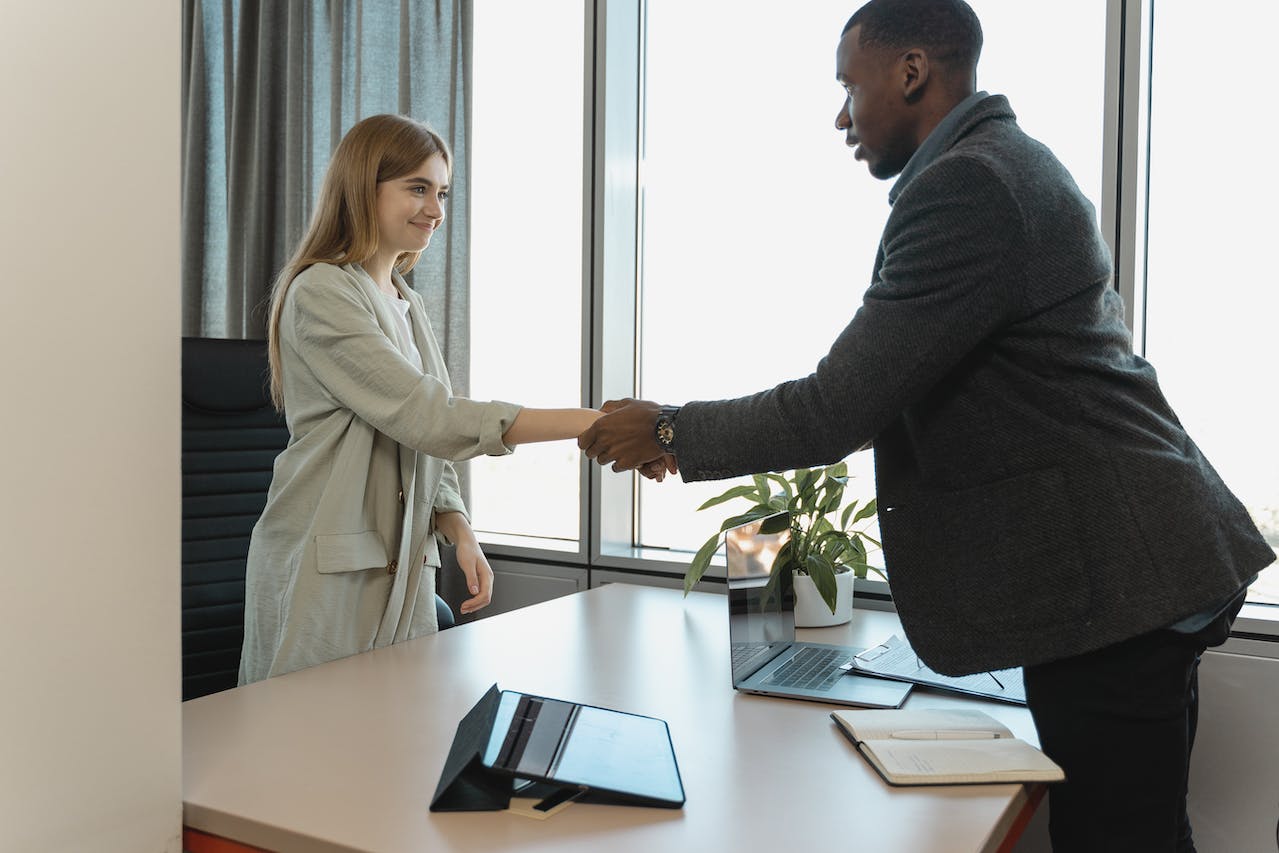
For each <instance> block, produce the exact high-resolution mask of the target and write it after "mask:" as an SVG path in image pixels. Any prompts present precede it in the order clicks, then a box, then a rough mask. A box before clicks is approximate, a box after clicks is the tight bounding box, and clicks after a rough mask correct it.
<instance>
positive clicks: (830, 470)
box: [826, 462, 848, 477]
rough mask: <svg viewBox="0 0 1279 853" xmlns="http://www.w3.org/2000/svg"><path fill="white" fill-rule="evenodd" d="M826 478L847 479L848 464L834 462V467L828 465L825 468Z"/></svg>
mask: <svg viewBox="0 0 1279 853" xmlns="http://www.w3.org/2000/svg"><path fill="white" fill-rule="evenodd" d="M826 476H827V477H847V476H848V463H847V462H836V463H835V464H834V465H828V466H827V467H826Z"/></svg>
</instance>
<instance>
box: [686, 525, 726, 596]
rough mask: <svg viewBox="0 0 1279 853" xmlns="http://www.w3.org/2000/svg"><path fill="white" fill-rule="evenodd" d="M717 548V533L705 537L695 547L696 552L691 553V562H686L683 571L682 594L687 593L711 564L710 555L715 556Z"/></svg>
mask: <svg viewBox="0 0 1279 853" xmlns="http://www.w3.org/2000/svg"><path fill="white" fill-rule="evenodd" d="M718 550H719V534H718V533H716V534H715V535H714V536H712V537H711V538H710V539H707V540H706V542H705V543H704V544H703V545H702V547H700V548H698V549H697V553H696V554H694V555H693V562H691V563H689V564H688V569H687V570H686V571H685V572H684V595H688V594H689V593H690V592H691V591H692V589H693V586H694V585H696V583H697V582H698V581H699V580H701V579H702V575H704V574H706V569H707V567H708V566H710V564H711V557H713V556H715V552H716V551H718Z"/></svg>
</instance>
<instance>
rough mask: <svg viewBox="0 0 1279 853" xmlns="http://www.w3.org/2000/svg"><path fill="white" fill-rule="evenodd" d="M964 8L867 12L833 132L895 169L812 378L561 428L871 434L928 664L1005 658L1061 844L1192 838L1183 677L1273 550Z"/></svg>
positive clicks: (693, 448)
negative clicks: (1125, 300)
mask: <svg viewBox="0 0 1279 853" xmlns="http://www.w3.org/2000/svg"><path fill="white" fill-rule="evenodd" d="M981 43H982V36H981V27H980V24H979V23H978V21H977V18H976V16H975V15H974V14H973V12H972V10H971V9H970V8H969V7H968V6H967V5H966V4H965V3H963V2H962V0H872V2H870V3H867V4H866V5H865V6H863V7H862V8H861V9H860V10H858V12H857V13H856V14H854V15H853V17H852V18H851V19H850V20H849V22H848V24H847V26H846V27H845V30H844V32H843V34H842V37H841V39H840V42H839V46H838V50H837V52H836V79H837V80H838V81H839V83H840V84H841V85H842V86H843V87H844V90H845V93H846V98H845V102H844V105H843V107H842V108H841V109H840V111H839V114H838V116H837V118H836V120H835V124H836V127H837V128H838V129H840V130H842V131H844V133H845V135H846V139H847V143H848V145H849V146H850V147H853V148H854V156H855V157H856V158H857V159H858V160H861V161H864V162H865V163H866V165H867V167H868V168H869V170H870V173H871V174H872V175H874V176H875V177H877V178H880V179H887V178H891V177H893V176H895V175H899V176H900V177H898V179H897V182H896V184H895V185H894V186H893V188H892V190H891V192H890V194H889V202H890V204H892V206H893V209H892V212H891V215H890V216H889V218H888V222H887V224H886V225H885V228H884V234H883V239H882V242H881V244H880V249H879V252H878V254H877V257H876V258H875V262H874V274H873V280H872V284H871V286H870V288H869V289H868V290H867V291H866V295H865V299H864V302H863V304H862V306H861V308H860V309H859V310H858V311H857V313H856V314H855V316H854V317H853V318H852V321H851V322H850V323H849V325H848V327H847V328H846V329H845V330H844V331H843V332H842V333H841V334H840V335H839V337H838V338H837V339H836V341H835V343H834V344H833V345H832V347H831V349H830V352H829V353H828V354H827V356H826V357H825V358H823V359H822V361H821V362H820V363H819V364H818V366H817V370H816V371H815V372H814V373H813V374H812V375H810V376H808V377H806V378H804V379H799V380H795V381H792V382H785V383H783V384H781V385H778V386H777V387H775V388H772V389H770V390H767V391H761V392H759V393H757V394H754V395H752V396H749V397H743V398H740V399H736V400H722V401H718V402H693V403H688V404H686V405H684V406H683V407H681V408H678V409H675V408H669V407H661V406H658V405H657V404H655V403H651V402H646V401H634V400H625V401H618V402H610V403H609V404H607V406H606V409H607V410H608V411H609V412H610V413H609V414H608V415H606V416H605V417H603V418H601V419H600V420H599V421H597V422H596V424H595V425H594V426H593V427H592V428H590V429H588V430H587V431H586V432H585V433H584V434H583V435H582V437H581V438H580V439H579V444H580V445H581V447H582V448H583V449H584V450H585V451H586V453H587V455H588V456H590V457H591V458H593V459H595V460H597V461H598V462H600V463H601V464H608V463H613V466H614V470H627V469H636V468H638V469H640V470H641V471H642V472H643V473H645V474H646V475H648V476H661V475H662V474H664V473H666V472H667V471H671V472H673V471H675V470H676V469H677V468H678V470H679V471H680V472H681V473H682V475H683V478H684V479H685V480H702V479H716V478H723V477H731V476H737V475H741V474H746V473H752V472H760V471H766V470H783V469H788V468H794V467H797V466H809V465H815V464H824V463H831V462H834V461H836V460H839V459H842V458H843V457H845V456H846V455H848V454H849V453H850V452H852V451H854V450H856V449H858V448H860V447H863V446H864V445H866V444H867V443H873V447H874V451H875V466H876V486H877V497H878V502H879V508H880V514H879V515H880V528H881V532H882V534H883V544H884V560H885V564H886V566H887V568H888V571H889V576H890V579H891V584H892V590H893V598H894V601H895V602H896V606H897V610H898V614H899V615H900V617H901V620H902V624H903V626H904V628H905V630H906V633H907V635H908V637H909V639H910V641H911V643H912V644H913V645H914V647H915V649H916V651H917V652H918V653H919V655H920V656H921V657H922V658H923V659H924V661H925V662H927V663H928V664H929V665H930V666H931V667H933V668H934V669H936V670H938V671H939V672H944V673H948V674H956V675H958V674H964V673H971V672H979V671H983V670H990V669H997V668H1001V667H1008V666H1018V665H1021V666H1024V667H1025V682H1026V690H1027V695H1028V699H1029V706H1030V710H1031V712H1032V714H1033V716H1034V719H1035V723H1036V726H1037V728H1038V731H1039V736H1040V740H1041V743H1042V745H1043V747H1044V750H1045V751H1046V752H1047V753H1048V754H1049V755H1050V756H1051V757H1052V758H1054V759H1055V760H1056V761H1057V762H1058V763H1059V764H1061V765H1062V766H1063V767H1064V768H1065V770H1066V774H1067V777H1068V781H1067V782H1066V783H1064V784H1062V785H1058V786H1054V787H1053V789H1052V790H1051V793H1050V816H1051V817H1050V833H1051V835H1052V838H1053V845H1054V849H1055V850H1057V851H1058V853H1062V851H1072V850H1079V851H1088V853H1097V851H1106V850H1116V851H1125V853H1131V851H1147V850H1150V851H1156V850H1158V851H1163V850H1169V851H1171V850H1178V851H1190V850H1193V849H1194V845H1193V842H1192V841H1191V836H1190V825H1189V821H1188V820H1187V818H1186V812H1185V794H1186V778H1187V771H1188V767H1189V760H1190V748H1191V745H1192V743H1193V739H1194V730H1195V719H1196V709H1197V687H1196V667H1197V664H1198V659H1199V655H1200V654H1201V653H1202V651H1203V650H1204V648H1205V647H1206V646H1208V645H1215V644H1218V643H1221V642H1223V641H1224V640H1225V638H1226V636H1227V635H1228V633H1229V627H1230V624H1231V622H1232V620H1233V618H1234V615H1235V613H1237V612H1238V609H1239V607H1240V606H1241V605H1242V602H1243V598H1244V594H1245V590H1246V587H1247V585H1248V584H1249V583H1250V582H1251V580H1252V579H1253V578H1255V577H1256V574H1257V572H1258V571H1260V570H1261V569H1262V568H1263V567H1264V566H1266V565H1267V564H1269V563H1270V562H1272V561H1273V560H1274V552H1273V550H1272V549H1271V548H1270V547H1269V546H1268V545H1267V544H1266V542H1265V540H1264V539H1263V538H1262V537H1261V535H1260V534H1259V533H1258V532H1257V529H1256V527H1255V525H1254V524H1253V523H1252V521H1251V520H1250V519H1249V517H1248V514H1247V512H1246V511H1245V510H1244V508H1243V507H1242V505H1241V504H1240V503H1239V502H1238V500H1236V499H1235V498H1234V496H1233V495H1231V493H1230V492H1229V490H1228V489H1227V488H1226V486H1225V485H1224V484H1223V483H1222V481H1221V479H1220V478H1219V477H1218V475H1217V473H1216V472H1215V471H1214V470H1213V469H1212V467H1211V466H1210V465H1209V463H1208V462H1207V460H1206V459H1205V458H1204V457H1203V455H1202V454H1201V453H1200V452H1199V449H1198V448H1197V447H1196V446H1195V444H1194V443H1193V442H1192V441H1191V440H1190V439H1189V438H1188V437H1187V435H1186V433H1185V432H1184V430H1183V429H1182V427H1181V424H1180V422H1179V421H1178V420H1177V418H1176V416H1175V414H1174V413H1173V412H1172V410H1171V409H1170V407H1169V406H1168V403H1167V402H1166V401H1165V400H1164V398H1163V395H1162V394H1161V392H1160V390H1159V387H1158V384H1157V382H1156V378H1155V373H1154V370H1153V369H1152V368H1151V366H1150V365H1149V364H1147V363H1146V362H1145V361H1144V360H1142V359H1141V358H1139V357H1136V356H1134V355H1133V354H1132V341H1131V337H1130V335H1129V333H1128V330H1127V328H1126V327H1125V326H1124V323H1123V311H1122V305H1121V304H1120V299H1119V296H1118V295H1117V294H1116V292H1115V291H1114V289H1113V288H1112V287H1111V285H1110V271H1111V263H1110V258H1109V256H1108V253H1107V250H1106V248H1105V246H1104V244H1103V242H1102V240H1101V236H1100V234H1099V233H1098V230H1097V226H1096V224H1095V218H1094V211H1093V209H1092V206H1091V205H1090V204H1089V203H1088V201H1087V200H1086V199H1085V198H1084V197H1083V195H1082V194H1081V193H1080V192H1079V189H1078V188H1077V187H1076V185H1075V183H1074V181H1073V180H1072V179H1071V177H1070V175H1069V174H1068V173H1067V172H1066V170H1065V169H1064V168H1063V166H1062V165H1061V164H1060V163H1059V162H1058V161H1057V159H1056V158H1055V157H1054V156H1053V155H1052V153H1051V152H1050V151H1048V150H1047V149H1046V148H1045V147H1044V146H1043V145H1041V144H1040V143H1038V142H1036V141H1035V140H1033V139H1030V138H1029V137H1027V136H1026V135H1025V134H1024V133H1022V131H1021V130H1020V129H1019V128H1018V126H1017V124H1016V119H1015V116H1014V114H1013V112H1012V110H1011V109H1010V107H1009V104H1008V102H1007V100H1006V99H1005V98H1003V97H1002V96H988V95H987V94H986V93H984V92H977V91H975V90H976V65H977V59H978V55H979V53H980V50H981Z"/></svg>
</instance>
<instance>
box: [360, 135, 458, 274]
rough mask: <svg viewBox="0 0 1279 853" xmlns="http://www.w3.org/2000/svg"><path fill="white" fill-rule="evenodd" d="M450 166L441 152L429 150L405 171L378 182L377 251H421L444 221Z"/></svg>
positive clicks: (380, 252) (384, 252)
mask: <svg viewBox="0 0 1279 853" xmlns="http://www.w3.org/2000/svg"><path fill="white" fill-rule="evenodd" d="M448 197H449V170H448V166H447V165H446V164H445V162H444V157H443V155H440V154H432V155H431V156H430V157H427V158H426V159H425V160H423V161H422V163H421V164H420V165H419V166H418V167H417V168H416V169H413V170H412V171H410V172H409V173H408V174H407V175H403V176H402V177H399V178H392V179H391V180H389V181H383V182H382V183H380V184H378V185H377V233H378V252H379V254H394V255H400V254H402V253H404V252H420V251H422V250H423V249H425V248H426V247H427V246H429V245H431V235H432V234H434V233H435V229H436V228H438V227H439V226H440V223H441V222H443V221H444V203H445V201H446V200H447V199H448Z"/></svg>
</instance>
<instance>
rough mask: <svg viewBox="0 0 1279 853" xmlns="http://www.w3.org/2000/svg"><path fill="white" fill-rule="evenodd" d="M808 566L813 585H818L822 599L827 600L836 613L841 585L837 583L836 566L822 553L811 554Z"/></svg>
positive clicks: (832, 611) (831, 610)
mask: <svg viewBox="0 0 1279 853" xmlns="http://www.w3.org/2000/svg"><path fill="white" fill-rule="evenodd" d="M806 567H807V569H808V576H809V577H810V578H812V579H813V586H815V587H817V592H818V594H819V595H821V597H822V601H824V602H826V606H827V607H829V608H830V612H831V613H834V612H835V600H836V598H837V596H838V595H839V587H838V586H837V585H836V583H835V567H834V566H833V565H831V562H830V560H827V559H826V558H825V557H823V556H822V555H821V554H809V555H808V560H807V563H806Z"/></svg>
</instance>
